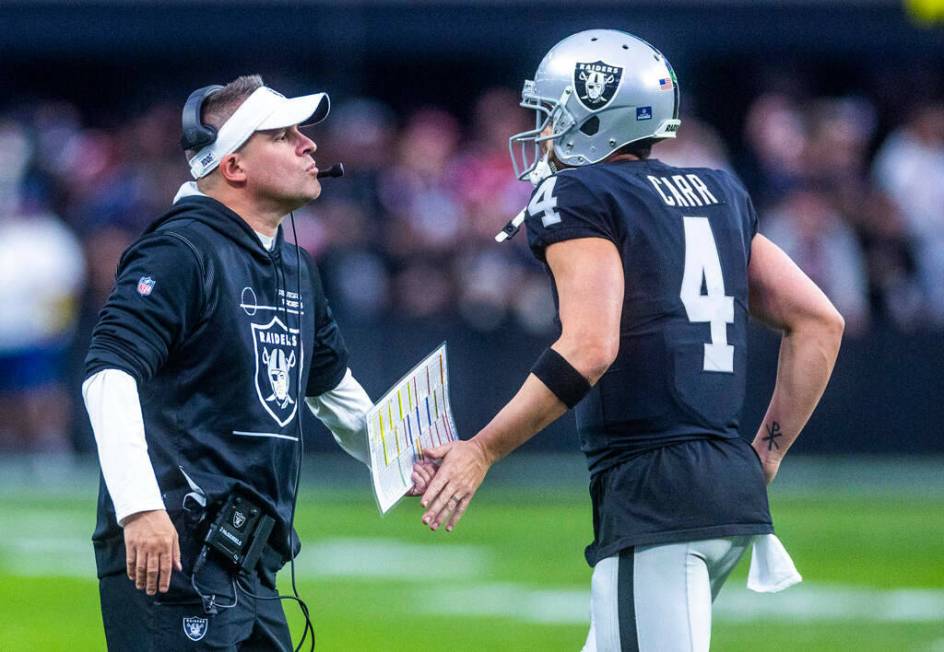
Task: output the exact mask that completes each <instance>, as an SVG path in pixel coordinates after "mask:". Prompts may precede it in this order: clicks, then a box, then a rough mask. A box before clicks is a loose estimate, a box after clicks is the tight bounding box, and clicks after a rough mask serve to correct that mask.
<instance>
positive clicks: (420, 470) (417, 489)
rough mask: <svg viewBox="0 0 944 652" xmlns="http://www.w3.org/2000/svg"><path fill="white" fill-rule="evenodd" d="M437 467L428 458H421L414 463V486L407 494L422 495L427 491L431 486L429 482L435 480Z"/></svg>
mask: <svg viewBox="0 0 944 652" xmlns="http://www.w3.org/2000/svg"><path fill="white" fill-rule="evenodd" d="M436 468H437V465H436V464H434V463H432V462H428V461H426V460H420V461H419V462H416V463H415V464H413V475H412V476H411V478H412V480H413V486H412V487H410V490H409V491H407V492H406V495H407V496H422V495H423V494H424V493H425V492H426V489H427V487H429V483H430V482H432V481H433V476H435V475H436Z"/></svg>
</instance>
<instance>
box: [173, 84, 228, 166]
mask: <svg viewBox="0 0 944 652" xmlns="http://www.w3.org/2000/svg"><path fill="white" fill-rule="evenodd" d="M222 88H223V87H222V86H220V85H218V84H214V85H212V86H204V87H203V88H198V89H197V90H195V91H194V92H192V93H191V94H190V97H188V98H187V101H186V103H185V104H184V110H183V112H182V114H181V126H182V127H183V135H182V136H181V137H180V146H181V147H183V148H184V150H185V151H186V150H198V149H202V148H204V147H206V146H207V145H209V144H210V143H212V142H214V141H215V140H216V128H215V127H213V126H211V125H207V124H204V123H203V121H202V119H201V117H202V113H203V103H204V102H205V101H206V99H207V98H208V97H210V95H212V94H213V93H215V92H217V91H219V90H221V89H222Z"/></svg>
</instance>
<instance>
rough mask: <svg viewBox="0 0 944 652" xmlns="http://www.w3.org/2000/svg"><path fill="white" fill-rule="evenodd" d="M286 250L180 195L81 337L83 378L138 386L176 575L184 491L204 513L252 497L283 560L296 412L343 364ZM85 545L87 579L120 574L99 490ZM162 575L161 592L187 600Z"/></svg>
mask: <svg viewBox="0 0 944 652" xmlns="http://www.w3.org/2000/svg"><path fill="white" fill-rule="evenodd" d="M296 251H297V250H296V248H295V246H294V245H292V244H287V243H286V242H285V241H284V237H283V233H282V229H281V227H280V228H279V231H278V235H277V238H276V243H275V247H274V248H273V251H271V252H269V251H266V249H265V248H263V246H262V244H261V243H260V241H259V239H258V237H257V236H256V234H255V233H253V231H252V230H251V229H250V227H249V225H248V224H246V222H245V221H243V220H242V219H241V218H240V217H239V216H238V215H237V214H236V213H234V212H233V211H231V210H229V209H228V208H226V207H225V206H224V205H222V204H221V203H219V202H217V201H216V200H214V199H211V198H209V197H205V196H190V197H185V198H183V199H181V200H179V201H178V202H177V203H176V204H175V205H174V207H173V209H172V210H171V211H169V212H168V213H167V214H165V215H164V216H163V217H162V218H161V219H159V220H157V221H156V222H155V223H154V224H152V225H151V226H150V227H149V228H148V229H147V231H145V233H144V234H143V235H142V236H141V238H140V239H139V240H138V241H137V242H135V243H134V244H133V245H132V246H131V247H129V248H128V250H127V251H126V252H125V254H124V255H123V256H122V258H121V262H120V263H119V266H118V275H117V283H116V286H115V289H114V291H113V292H112V294H111V296H110V297H109V299H108V303H107V304H106V306H105V308H104V309H103V311H102V313H101V315H100V319H99V322H98V325H97V326H96V328H95V330H94V332H93V334H92V343H91V348H90V350H89V354H88V357H87V359H86V368H85V373H86V377H88V376H91V375H92V374H94V373H96V372H98V371H100V370H102V369H109V368H113V369H121V370H123V371H126V372H128V373H129V374H131V375H132V376H133V377H134V378H135V379H136V380H137V383H138V392H139V394H140V398H141V409H142V413H143V417H144V429H145V434H146V438H147V443H148V453H149V455H150V458H151V462H152V464H153V466H154V471H155V473H156V475H157V481H158V484H159V486H160V488H161V492H162V495H163V498H164V503H165V506H166V508H167V510H168V512H169V513H170V515H171V518H172V519H173V521H174V524H175V525H176V526H177V530H178V533H179V534H180V539H181V552H182V555H183V561H184V572H185V573H187V574H189V572H190V568H189V566H191V565H192V563H193V556H194V554H195V553H196V551H197V550H198V549H199V542H198V541H197V538H196V531H197V529H196V528H195V527H193V521H194V520H196V518H197V516H196V515H195V514H192V513H188V512H184V511H182V504H183V500H184V496H185V495H186V494H188V493H190V492H195V494H196V495H199V494H200V493H201V492H202V493H203V494H204V495H205V498H206V501H207V503H208V505H209V506H210V507H212V506H213V505H214V503H218V502H219V501H220V500H221V498H222V497H224V496H225V495H227V494H228V493H229V492H230V491H231V490H233V489H234V488H237V487H238V488H240V489H242V490H244V491H248V492H250V493H251V494H252V495H253V496H255V497H256V498H257V499H258V500H261V501H262V502H263V504H264V505H265V506H266V507H267V508H268V509H269V510H270V511H271V512H272V514H273V515H274V516H275V517H276V520H277V523H278V524H277V526H276V528H275V530H274V531H273V533H272V536H271V537H270V544H271V545H272V546H273V547H274V548H275V550H276V552H277V553H278V556H280V557H281V560H279V561H280V562H284V561H286V560H287V559H288V557H289V555H290V551H289V549H288V531H287V528H288V522H289V518H290V512H291V505H292V489H293V487H294V480H295V465H296V460H297V458H296V455H297V451H296V446H297V437H298V435H299V428H298V420H299V418H300V414H299V411H300V410H302V409H306V408H305V406H304V402H303V401H304V397H305V396H317V395H319V394H322V393H324V392H326V391H329V390H331V389H334V387H336V386H337V385H338V383H339V382H340V381H341V379H342V377H343V375H344V373H345V371H346V369H347V358H348V354H347V349H346V347H345V345H344V341H343V339H342V337H341V334H340V332H339V330H338V327H337V324H336V323H335V321H334V318H333V317H332V315H331V310H330V308H329V307H328V303H327V301H326V299H325V296H324V292H323V289H322V285H321V280H320V278H319V276H318V271H317V269H316V268H315V265H314V263H313V262H312V261H311V259H310V258H309V256H308V254H307V253H306V252H305V251H301V252H300V263H301V265H300V268H299V265H298V263H297V259H296V256H297V255H299V254H297V253H296ZM299 287H300V288H301V301H300V302H299V300H298V296H297V294H296V290H297V288H299ZM299 372H300V376H301V377H300V381H301V383H300V384H301V386H302V387H305V388H306V389H305V391H304V393H301V394H300V393H299V391H298V387H299V382H298V374H299ZM188 478H189V481H188ZM191 483H192V484H191ZM194 487H199V489H195V488H194ZM194 504H195V501H194V500H191V499H188V505H189V506H193V505H194ZM93 543H94V546H95V555H96V562H97V564H98V574H99V577H104V576H106V575H110V574H113V573H118V572H123V570H124V567H125V552H124V541H123V533H122V529H121V528H120V527H119V526H118V524H117V522H116V520H115V510H114V506H113V504H112V501H111V498H110V497H109V495H108V491H107V489H106V487H105V483H104V480H102V482H101V484H100V490H99V501H98V525H97V528H96V530H95V534H94V535H93ZM174 575H175V578H174V581H173V584H172V590H173V588H174V587H179V588H181V589H184V585H186V587H187V589H189V580H188V579H185V578H180V577H177V576H178V575H180V574H179V573H175V574H174Z"/></svg>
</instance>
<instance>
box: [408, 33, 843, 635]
mask: <svg viewBox="0 0 944 652" xmlns="http://www.w3.org/2000/svg"><path fill="white" fill-rule="evenodd" d="M522 100H523V101H522V106H524V107H526V108H529V109H533V110H534V111H535V112H536V118H537V119H536V125H535V128H534V129H533V130H531V131H527V132H523V133H520V134H517V135H515V136H512V137H511V139H510V143H509V144H510V147H511V153H512V159H513V160H514V162H515V169H516V173H517V174H518V177H519V178H521V179H525V178H529V179H530V180H531V181H532V182H533V183H534V184H535V186H536V187H535V190H534V193H533V195H532V198H531V201H530V202H529V204H528V206H527V209H526V210H525V211H524V212H523V216H522V217H523V222H524V223H525V225H526V228H527V233H528V242H529V245H530V248H531V251H532V252H533V254H534V255H535V256H536V257H537V259H538V260H539V261H541V262H542V263H543V264H544V265H545V266H546V269H547V271H548V273H549V275H550V278H551V281H552V287H553V291H554V298H555V302H556V305H557V309H558V317H559V321H560V326H561V334H560V337H559V338H558V339H557V340H556V341H555V342H554V343H553V344H552V345H551V346H550V347H549V348H548V349H546V350H545V351H544V353H543V354H542V355H541V356H540V357H539V358H538V360H537V361H536V362H535V364H534V366H533V367H532V368H531V373H530V374H529V375H528V377H527V378H526V379H525V381H524V384H523V385H522V387H521V389H520V390H519V391H518V393H517V394H516V395H515V396H514V397H513V398H512V399H511V401H510V402H509V403H508V404H507V405H506V406H505V407H504V408H503V409H502V410H501V411H500V412H499V413H498V415H497V416H495V418H494V419H492V421H491V422H490V423H489V424H488V425H486V426H485V427H484V428H483V429H482V430H481V431H480V432H479V433H478V434H477V435H476V436H475V437H473V438H472V439H471V440H468V441H458V442H452V443H450V444H448V445H446V446H443V447H440V448H437V449H433V450H429V451H427V455H429V457H430V458H432V459H436V460H439V461H440V462H441V465H440V467H439V469H438V472H437V473H436V476H435V478H434V479H433V480H432V482H431V483H430V485H429V487H428V488H427V490H426V492H425V494H424V496H423V498H422V502H423V505H424V507H426V508H427V510H426V512H425V513H424V515H423V522H424V523H425V524H426V525H428V526H429V527H430V528H432V529H437V528H439V527H440V526H442V525H445V527H446V529H447V530H451V529H452V528H453V527H454V526H455V525H456V523H457V522H458V521H459V519H460V518H461V517H462V515H463V513H464V512H465V510H466V508H467V507H468V505H469V502H470V500H471V499H472V497H473V496H474V494H475V492H476V490H477V489H478V487H479V485H480V484H481V483H482V481H483V480H484V478H485V474H486V473H487V471H488V469H489V468H490V467H491V465H492V464H494V463H495V462H496V461H498V460H500V459H501V458H503V457H504V456H505V455H508V454H509V453H510V452H511V451H513V450H514V449H515V448H517V447H518V446H520V445H521V444H523V443H524V442H525V441H527V440H528V439H529V438H530V437H532V436H533V435H534V434H535V433H537V432H538V431H540V430H541V429H543V428H544V427H545V426H547V425H548V424H549V423H551V422H552V421H554V420H555V419H557V418H558V417H560V416H561V415H562V414H564V413H565V412H566V411H568V410H570V409H574V410H575V412H576V421H577V431H578V434H579V439H580V444H581V448H582V450H583V452H584V453H585V454H586V458H587V464H588V467H589V471H590V495H591V499H592V504H593V529H594V532H593V534H594V537H593V541H592V543H591V544H590V545H589V546H588V547H587V550H586V558H587V561H588V563H589V564H590V565H591V566H592V567H593V568H594V571H593V578H592V586H591V626H590V633H589V636H588V638H587V642H586V646H585V648H584V649H585V650H587V651H593V650H600V651H607V652H610V651H617V650H623V651H627V650H642V651H644V652H676V651H677V652H693V651H696V650H697V651H702V650H707V649H708V648H709V644H710V634H711V604H712V601H713V600H714V598H715V597H716V596H717V594H718V592H719V591H720V589H721V586H722V584H723V583H724V581H725V579H726V578H727V576H728V574H729V573H730V571H731V570H732V568H733V567H734V566H735V565H736V563H737V561H738V560H739V559H740V557H741V555H742V554H743V552H744V551H745V549H746V548H747V547H748V546H749V545H751V543H752V542H754V541H757V540H760V539H762V538H767V539H769V538H771V537H768V535H771V534H772V533H773V524H772V519H771V516H770V512H769V508H768V504H767V491H766V485H767V484H769V483H770V482H771V481H772V480H773V479H774V476H775V475H776V474H777V471H778V469H779V467H780V463H781V460H782V459H783V456H784V454H785V453H786V452H787V450H788V449H789V448H790V445H791V444H792V443H793V442H794V440H795V439H796V437H797V436H798V435H799V433H800V431H801V430H802V428H803V427H804V425H805V424H806V422H807V420H808V419H809V417H810V414H811V413H812V411H813V409H814V408H815V406H816V404H817V403H818V401H819V398H820V396H821V395H822V393H823V391H824V389H825V387H826V383H827V381H828V379H829V376H830V374H831V373H832V368H833V364H834V362H835V359H836V356H837V353H838V350H839V344H840V339H841V336H842V331H843V327H844V323H843V319H842V317H841V316H840V315H839V313H838V312H837V311H836V309H835V308H834V307H833V306H832V304H831V303H830V302H829V300H828V299H827V298H826V296H825V295H824V294H823V293H822V292H821V291H820V290H819V289H818V288H817V287H816V285H814V284H813V282H812V281H810V279H809V278H808V277H807V276H806V275H805V274H803V272H802V271H800V269H799V268H798V267H797V266H796V265H794V264H793V262H792V261H791V260H790V259H789V258H788V257H787V256H786V255H785V254H784V253H783V252H782V251H780V249H778V248H777V247H776V246H775V245H773V244H772V243H771V242H770V241H769V240H767V239H766V238H765V237H764V236H763V235H761V234H759V233H758V230H757V216H756V214H755V211H754V208H753V206H752V204H751V200H750V197H749V196H748V194H747V192H746V191H745V190H744V188H743V186H742V185H741V184H740V183H739V182H738V180H737V179H735V178H734V177H733V176H731V175H730V174H728V173H726V172H723V171H719V170H712V169H704V168H676V167H671V166H669V165H666V164H664V163H661V162H659V161H658V160H656V159H653V158H650V153H651V150H652V148H653V146H654V145H656V144H657V143H658V142H659V141H661V140H663V139H666V138H674V137H675V136H676V134H677V132H678V129H679V127H680V120H679V85H678V81H677V79H676V75H675V72H674V71H673V69H672V67H671V65H670V64H669V62H668V60H667V59H666V58H665V57H664V56H663V55H662V54H661V53H660V52H659V51H658V50H656V49H655V48H653V47H652V46H651V45H649V44H648V43H646V42H645V41H643V40H641V39H639V38H637V37H635V36H632V35H631V34H627V33H624V32H618V31H612V30H592V31H586V32H580V33H578V34H575V35H573V36H570V37H568V38H566V39H564V40H563V41H561V42H560V43H558V44H557V45H556V46H555V47H554V48H552V49H551V51H550V52H548V54H547V55H546V56H545V57H544V59H543V61H542V62H541V64H540V65H539V66H538V69H537V72H536V73H535V76H534V79H533V81H532V80H529V81H526V82H525V83H524V89H523V91H522ZM516 230H517V225H516V224H515V222H514V221H513V222H512V223H511V224H509V226H508V227H506V229H505V237H510V236H512V235H514V232H515V231H516ZM749 316H751V317H754V318H755V319H757V320H759V321H761V322H763V323H764V324H766V325H768V326H770V327H771V328H774V329H776V330H778V331H779V332H780V333H781V334H782V339H781V347H780V364H779V369H778V371H777V378H776V385H775V388H774V392H773V396H772V397H771V401H770V405H769V408H768V410H767V413H766V415H765V417H764V420H763V422H762V423H761V424H760V426H759V428H758V431H757V436H756V437H755V438H754V441H753V444H749V443H748V442H747V441H746V440H744V439H742V438H741V437H740V435H739V426H740V423H739V418H740V417H739V415H740V412H741V408H742V404H743V401H744V391H745V379H746V362H747V346H746V345H747V322H748V317H749Z"/></svg>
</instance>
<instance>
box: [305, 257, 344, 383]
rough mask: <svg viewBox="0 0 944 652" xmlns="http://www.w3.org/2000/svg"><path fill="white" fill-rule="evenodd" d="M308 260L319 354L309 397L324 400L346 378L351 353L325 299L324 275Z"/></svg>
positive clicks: (312, 369) (315, 360)
mask: <svg viewBox="0 0 944 652" xmlns="http://www.w3.org/2000/svg"><path fill="white" fill-rule="evenodd" d="M305 260H306V261H307V262H308V268H309V269H310V270H311V280H312V291H313V293H314V297H315V353H314V358H313V359H312V362H311V371H310V372H309V375H308V386H307V387H306V390H305V396H320V395H321V394H324V393H325V392H328V391H331V390H332V389H334V388H335V387H337V386H338V384H339V383H340V382H341V380H342V379H343V378H344V374H345V373H346V372H347V367H348V351H347V345H346V344H345V343H344V337H343V336H342V335H341V329H340V328H339V327H338V323H337V322H336V321H335V320H334V314H333V313H332V312H331V305H330V304H329V303H328V298H327V297H326V296H325V292H324V287H323V285H322V283H321V274H319V273H318V268H317V266H315V264H314V263H313V262H312V261H311V259H310V258H309V257H308V256H307V255H306V256H305Z"/></svg>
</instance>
